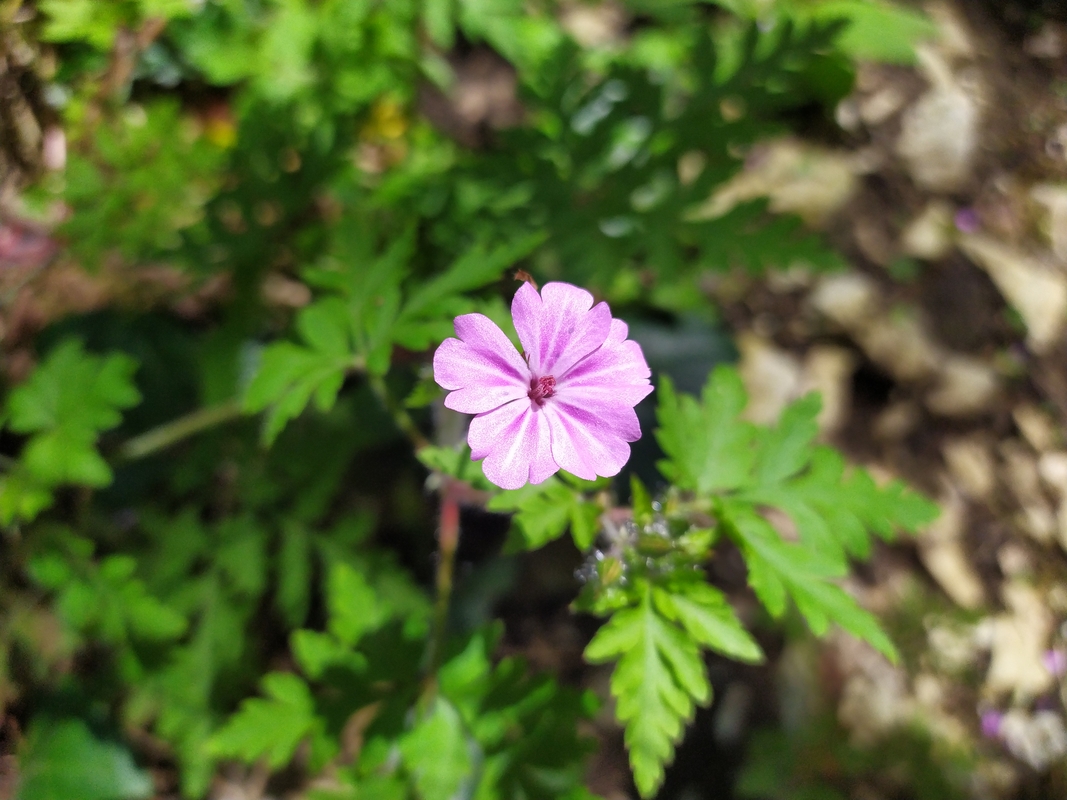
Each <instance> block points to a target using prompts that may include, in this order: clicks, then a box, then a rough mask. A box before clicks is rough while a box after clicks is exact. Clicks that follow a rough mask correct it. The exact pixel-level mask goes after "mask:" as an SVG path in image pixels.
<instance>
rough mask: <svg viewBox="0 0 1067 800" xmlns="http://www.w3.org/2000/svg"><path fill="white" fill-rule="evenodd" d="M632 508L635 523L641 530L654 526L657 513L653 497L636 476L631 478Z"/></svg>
mask: <svg viewBox="0 0 1067 800" xmlns="http://www.w3.org/2000/svg"><path fill="white" fill-rule="evenodd" d="M630 507H631V508H632V509H633V513H634V523H635V524H636V525H637V526H638V527H639V528H644V527H646V526H648V525H651V524H652V520H653V519H654V517H655V511H654V509H653V508H652V495H650V494H649V493H648V489H646V488H645V485H644V484H643V483H642V482H641V479H640V478H638V477H637V475H636V474H633V475H631V476H630Z"/></svg>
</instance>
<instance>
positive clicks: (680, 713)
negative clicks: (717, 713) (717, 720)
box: [585, 583, 711, 797]
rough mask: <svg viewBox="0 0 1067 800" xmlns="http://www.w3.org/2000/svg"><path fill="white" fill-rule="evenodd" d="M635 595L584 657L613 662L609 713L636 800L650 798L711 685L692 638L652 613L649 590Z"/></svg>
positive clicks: (599, 633)
mask: <svg viewBox="0 0 1067 800" xmlns="http://www.w3.org/2000/svg"><path fill="white" fill-rule="evenodd" d="M637 591H638V592H639V596H640V600H639V604H638V605H637V606H636V607H632V608H627V609H624V610H622V611H618V612H616V613H615V614H613V615H612V617H611V619H610V620H609V621H608V622H607V623H606V624H605V625H604V626H603V627H602V628H601V629H600V630H599V631H597V634H596V635H595V636H594V637H593V639H592V641H591V642H589V645H588V646H587V647H586V649H585V657H586V659H587V660H588V661H590V662H592V663H594V664H596V663H604V662H607V661H613V660H617V663H616V665H615V670H614V672H613V673H612V676H611V693H612V695H614V696H615V698H616V707H615V714H616V716H617V717H618V718H619V721H620V722H622V723H623V724H624V725H625V741H626V746H627V748H628V749H629V751H630V765H631V767H632V768H633V772H634V782H635V783H636V784H637V788H638V791H639V792H640V793H641V796H642V797H651V796H652V795H653V794H654V793H655V791H656V789H657V788H659V786H660V784H662V783H663V768H664V765H665V764H668V763H670V762H671V760H673V758H674V745H675V744H676V743H677V742H678V740H679V739H680V738H681V736H682V732H683V726H684V723H685V722H687V721H688V720H689V719H690V718H691V717H692V714H693V710H694V704H696V703H700V704H704V703H707V702H709V701H710V699H711V685H710V684H709V683H708V679H707V675H706V672H705V669H704V662H703V659H702V658H701V655H700V650H699V649H698V648H697V645H696V643H695V642H694V640H693V638H691V637H690V636H688V635H687V634H686V633H684V632H683V631H682V630H680V629H679V628H678V627H677V626H675V625H674V624H672V623H671V622H670V620H669V619H667V618H666V617H664V616H663V615H662V614H661V613H660V612H659V611H658V609H657V605H656V604H655V603H654V602H653V590H652V587H651V586H649V585H648V584H647V583H645V584H644V585H643V586H642V587H640V588H639V589H638V590H637Z"/></svg>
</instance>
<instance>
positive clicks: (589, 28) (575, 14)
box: [559, 2, 627, 48]
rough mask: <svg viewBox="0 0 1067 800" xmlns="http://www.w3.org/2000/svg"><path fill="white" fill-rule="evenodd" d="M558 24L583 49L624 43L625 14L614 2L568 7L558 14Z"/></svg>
mask: <svg viewBox="0 0 1067 800" xmlns="http://www.w3.org/2000/svg"><path fill="white" fill-rule="evenodd" d="M559 21H560V25H562V26H563V29H564V30H565V31H567V33H569V34H570V35H571V36H573V37H574V40H575V41H576V42H578V44H580V45H581V46H582V47H584V48H598V47H611V46H613V45H617V44H619V43H620V42H621V41H622V39H623V36H624V33H625V31H626V24H627V14H626V10H625V8H623V7H622V6H621V5H619V4H618V3H614V2H601V3H597V4H596V5H589V4H587V3H567V4H566V5H565V6H564V7H563V8H562V10H561V11H560V15H559Z"/></svg>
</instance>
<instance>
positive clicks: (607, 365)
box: [433, 283, 652, 489]
mask: <svg viewBox="0 0 1067 800" xmlns="http://www.w3.org/2000/svg"><path fill="white" fill-rule="evenodd" d="M511 316H512V318H513V319H514V321H515V330H516V331H517V332H518V334H519V341H521V342H522V346H523V349H524V350H525V353H524V354H523V355H519V353H518V351H517V350H516V349H515V346H514V345H513V344H512V343H511V341H510V340H509V339H508V337H507V336H505V335H504V332H503V331H501V330H500V328H498V327H497V326H496V324H495V323H494V322H492V320H490V319H489V318H488V317H486V316H484V315H482V314H464V315H463V316H460V317H456V323H455V324H456V335H457V336H458V337H459V338H458V339H446V340H445V341H444V342H443V343H442V344H441V346H440V347H439V348H437V352H436V353H435V354H434V357H433V372H434V379H435V380H436V381H437V382H438V383H439V384H440V385H441V386H442V387H444V388H445V389H448V390H449V394H448V396H447V397H446V398H445V406H447V407H448V408H451V409H453V410H455V411H460V412H463V413H465V414H476V415H477V416H475V418H474V419H473V420H471V424H470V431H469V433H468V435H467V442H468V443H469V444H470V447H471V457H472V459H473V460H475V461H477V460H479V459H485V462H484V463H483V464H482V468H483V470H484V472H485V477H487V478H488V479H489V480H491V481H492V482H493V483H495V484H496V485H497V486H500V487H501V488H503V489H518V488H519V487H520V486H523V485H525V484H526V482H527V481H529V482H530V483H541V482H542V481H543V480H545V479H546V478H548V477H549V476H550V475H552V474H553V473H555V472H556V471H557V470H559V469H565V470H567V471H568V472H570V473H573V474H574V475H577V476H578V477H580V478H585V479H587V480H592V479H594V478H596V477H597V476H598V475H602V476H610V475H617V474H618V473H619V470H621V469H622V467H623V465H624V464H625V463H626V462H627V460H628V459H629V458H630V445H629V444H628V443H629V442H635V441H637V440H638V439H639V438H641V428H640V426H639V425H638V422H637V414H636V413H634V406H635V405H637V404H638V403H639V402H640V401H641V400H642V399H643V398H644V397H645V396H647V395H648V393H649V392H651V391H652V386H651V385H650V384H649V380H648V379H649V375H650V374H651V373H650V372H649V369H648V364H647V363H645V357H644V355H643V354H642V353H641V347H640V346H639V345H638V344H637V342H633V341H630V340H628V339H627V338H626V335H627V332H628V331H627V328H626V323H625V322H623V321H622V320H618V319H612V317H611V311H610V310H609V309H608V305H607V303H598V304H597V305H595V306H594V305H593V296H592V295H591V294H589V292H587V291H585V290H584V289H579V288H578V287H576V286H571V285H570V284H567V283H548V284H545V286H544V288H543V289H542V290H541V293H540V294H538V293H537V290H536V289H535V288H534V287H533V286H531V285H530V284H529V283H524V284H523V285H522V286H521V287H519V291H517V292H516V293H515V298H514V299H513V300H512V303H511Z"/></svg>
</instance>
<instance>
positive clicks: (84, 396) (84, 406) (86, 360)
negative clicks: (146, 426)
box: [7, 340, 141, 511]
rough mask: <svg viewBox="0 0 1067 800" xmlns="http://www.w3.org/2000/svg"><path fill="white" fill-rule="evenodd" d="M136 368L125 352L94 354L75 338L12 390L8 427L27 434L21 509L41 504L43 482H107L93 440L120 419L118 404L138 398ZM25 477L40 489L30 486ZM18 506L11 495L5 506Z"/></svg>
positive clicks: (106, 468) (106, 471)
mask: <svg viewBox="0 0 1067 800" xmlns="http://www.w3.org/2000/svg"><path fill="white" fill-rule="evenodd" d="M136 368H137V365H136V362H134V361H133V359H131V358H129V357H128V356H125V355H121V354H117V353H113V354H111V355H108V356H105V357H100V356H94V355H91V354H88V353H86V352H85V351H84V350H83V349H82V346H81V343H80V342H78V341H76V340H67V341H64V342H63V343H61V344H60V345H58V346H57V347H56V348H54V349H53V350H52V352H51V353H49V354H48V357H47V358H46V359H45V360H44V361H43V362H42V363H41V364H40V365H39V366H38V367H37V369H36V370H34V372H33V374H32V375H30V377H29V379H28V380H27V381H26V382H25V383H23V384H21V385H20V386H17V387H16V388H15V389H14V390H12V392H11V394H10V395H9V396H8V399H7V422H8V426H9V427H10V428H11V430H13V431H15V432H16V433H23V434H32V436H31V438H30V440H29V442H27V444H26V447H25V449H24V450H23V453H22V458H21V464H22V466H24V468H25V481H24V483H23V484H22V487H24V488H25V489H26V490H28V491H30V492H31V494H30V496H29V497H28V498H26V501H28V502H26V501H23V502H25V505H24V506H23V507H24V508H25V509H26V510H27V511H32V510H33V509H34V507H35V506H38V505H40V504H41V501H42V500H43V496H42V494H41V492H42V491H43V490H44V489H45V488H47V487H51V486H56V485H59V484H64V483H75V484H83V485H86V486H93V487H102V486H107V485H108V484H109V483H111V468H110V467H109V466H108V465H107V462H106V461H104V459H103V458H101V456H100V454H99V453H98V452H97V451H96V441H97V439H98V437H99V435H100V433H102V432H103V431H106V430H109V429H111V428H114V427H116V426H117V425H118V424H119V423H120V422H122V414H121V413H120V412H121V410H122V409H124V408H129V407H131V406H134V405H136V404H137V403H139V402H140V400H141V395H140V394H139V393H138V391H137V389H136V387H135V386H134V384H133V373H134V371H135V370H136ZM31 482H32V483H33V484H36V485H37V486H38V487H40V488H39V489H37V490H36V491H33V490H32V489H31V487H30V485H29V484H30V483H31ZM18 506H19V502H16V501H15V500H14V498H13V499H12V500H11V507H12V508H17V507H18ZM38 510H39V509H38Z"/></svg>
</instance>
